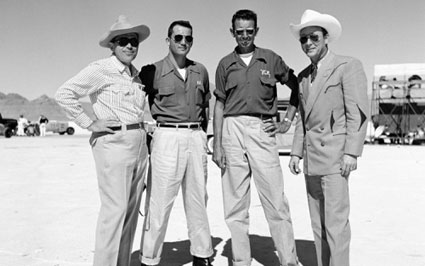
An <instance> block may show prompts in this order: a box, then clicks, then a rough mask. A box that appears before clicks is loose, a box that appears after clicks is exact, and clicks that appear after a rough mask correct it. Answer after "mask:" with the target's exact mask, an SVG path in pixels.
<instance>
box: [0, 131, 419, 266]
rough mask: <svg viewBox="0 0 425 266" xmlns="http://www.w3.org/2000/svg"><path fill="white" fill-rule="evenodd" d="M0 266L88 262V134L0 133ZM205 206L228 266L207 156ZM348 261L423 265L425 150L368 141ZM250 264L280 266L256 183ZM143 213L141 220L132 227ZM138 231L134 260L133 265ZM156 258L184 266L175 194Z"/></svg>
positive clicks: (293, 199) (290, 191)
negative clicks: (159, 255)
mask: <svg viewBox="0 0 425 266" xmlns="http://www.w3.org/2000/svg"><path fill="white" fill-rule="evenodd" d="M0 158H1V159H0V182H1V186H0V198H1V205H0V213H1V217H2V218H1V219H0V239H1V241H0V265H2V266H3V265H4V266H9V265H10V266H12V265H13V266H21V265H22V266H59V265H60V266H83V265H87V266H88V265H91V262H92V258H93V246H94V231H95V224H96V218H97V213H98V210H99V198H98V192H97V181H96V177H95V171H94V163H93V159H92V154H91V151H90V147H89V145H88V136H87V135H75V136H58V135H48V136H47V137H45V138H39V137H38V138H30V137H13V138H11V139H5V138H3V137H1V138H0ZM288 159H289V158H288V157H287V156H282V157H281V164H282V169H283V171H284V176H285V186H286V187H285V191H286V194H287V197H288V199H289V203H290V206H291V212H292V219H293V225H294V231H295V237H296V241H297V249H298V255H299V258H300V260H301V262H302V263H303V264H304V265H305V266H313V265H315V256H314V247H313V242H312V233H311V229H310V221H309V216H308V210H307V202H306V195H305V188H304V180H303V177H302V176H301V175H300V176H293V175H291V174H290V173H289V170H288V169H287V164H288ZM208 182H209V183H208V190H209V205H208V212H209V218H210V226H211V230H212V235H213V244H214V248H215V251H216V253H215V258H214V263H213V264H214V265H215V266H226V265H229V258H230V256H231V255H230V254H231V250H230V245H229V244H230V243H229V232H228V230H227V227H226V225H225V223H224V220H223V211H222V199H221V184H220V172H219V170H218V168H217V167H216V166H215V165H214V164H213V163H212V161H210V162H209V181H208ZM350 192H351V203H352V204H351V206H352V210H351V225H352V235H353V239H352V245H351V251H352V252H351V262H352V265H354V266H363V265H365V266H368V265H374V266H376V265H380V266H388V265H394V266H395V265H397V266H399V265H402V266H420V265H421V266H423V265H425V229H424V227H425V226H424V225H425V213H424V212H425V147H424V146H417V147H415V146H366V147H365V151H364V155H363V157H361V159H360V160H359V170H358V171H356V172H354V173H353V174H352V176H351V177H350ZM250 217H251V230H250V233H251V243H252V256H253V266H255V265H266V266H274V265H278V261H277V257H276V256H275V255H274V253H273V245H272V242H271V238H270V237H269V232H268V228H267V224H266V222H265V218H264V214H263V211H262V208H261V205H260V203H259V200H258V196H257V194H256V191H255V188H254V187H253V191H252V203H251V210H250ZM142 220H143V217H140V219H139V228H140V225H141V223H142ZM139 241H140V230H138V231H137V235H136V241H135V243H134V253H133V259H134V260H133V263H132V266H138V265H139V264H138V262H137V254H138V249H139ZM161 265H166V266H177V265H191V256H190V254H189V242H188V239H187V231H186V221H185V217H184V214H183V206H182V201H181V198H180V197H179V198H177V200H176V202H175V205H174V209H173V212H172V216H171V219H170V224H169V227H168V232H167V236H166V243H165V245H164V254H163V260H162V263H161Z"/></svg>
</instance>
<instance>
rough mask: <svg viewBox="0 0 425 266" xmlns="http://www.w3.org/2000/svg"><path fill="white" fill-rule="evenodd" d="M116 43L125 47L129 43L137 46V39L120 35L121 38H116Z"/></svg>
mask: <svg viewBox="0 0 425 266" xmlns="http://www.w3.org/2000/svg"><path fill="white" fill-rule="evenodd" d="M117 43H118V45H119V46H121V47H125V46H127V45H128V44H131V46H133V47H138V46H139V40H138V39H137V38H126V37H121V38H119V39H117Z"/></svg>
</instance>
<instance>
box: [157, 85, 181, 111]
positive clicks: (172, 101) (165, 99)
mask: <svg viewBox="0 0 425 266" xmlns="http://www.w3.org/2000/svg"><path fill="white" fill-rule="evenodd" d="M158 98H159V102H160V103H161V104H160V105H161V106H164V107H170V106H176V105H177V95H176V88H175V87H169V86H167V87H159V88H158Z"/></svg>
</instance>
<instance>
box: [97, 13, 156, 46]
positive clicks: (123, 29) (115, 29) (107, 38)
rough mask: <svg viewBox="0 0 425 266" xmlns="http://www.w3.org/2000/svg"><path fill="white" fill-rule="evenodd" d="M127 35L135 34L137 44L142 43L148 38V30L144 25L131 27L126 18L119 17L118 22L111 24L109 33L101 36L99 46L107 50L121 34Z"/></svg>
mask: <svg viewBox="0 0 425 266" xmlns="http://www.w3.org/2000/svg"><path fill="white" fill-rule="evenodd" d="M127 33H136V34H137V35H138V36H139V43H141V42H142V41H144V40H145V39H146V38H147V37H149V34H150V30H149V27H148V26H146V25H133V24H131V23H130V22H129V21H128V19H127V17H126V16H123V15H121V16H119V17H118V20H117V21H116V22H115V23H114V24H112V26H111V28H110V29H109V31H107V32H105V34H103V36H102V38H101V39H100V41H99V44H100V46H102V47H106V48H109V47H110V45H111V44H110V43H111V41H112V40H113V39H114V38H115V37H117V36H119V35H123V34H127Z"/></svg>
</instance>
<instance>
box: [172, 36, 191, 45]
mask: <svg viewBox="0 0 425 266" xmlns="http://www.w3.org/2000/svg"><path fill="white" fill-rule="evenodd" d="M183 38H184V39H185V40H186V42H187V43H192V42H193V36H191V35H181V34H177V35H174V38H173V40H174V41H175V42H178V43H179V42H181V41H182V40H183Z"/></svg>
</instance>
